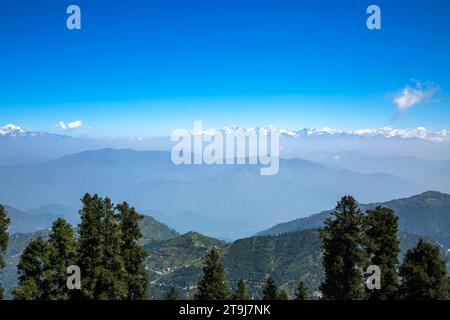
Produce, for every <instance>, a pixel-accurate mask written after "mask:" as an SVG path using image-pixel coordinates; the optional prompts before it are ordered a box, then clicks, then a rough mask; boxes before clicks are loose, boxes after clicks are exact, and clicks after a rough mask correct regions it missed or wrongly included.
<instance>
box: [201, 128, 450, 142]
mask: <svg viewBox="0 0 450 320" xmlns="http://www.w3.org/2000/svg"><path fill="white" fill-rule="evenodd" d="M217 131H219V132H221V133H223V134H239V133H241V134H242V133H248V134H252V133H257V132H262V133H263V134H269V133H270V132H272V133H274V134H278V135H280V136H288V137H294V138H301V137H314V136H361V137H385V138H403V139H408V138H417V139H423V140H428V141H433V142H447V141H450V131H449V130H448V129H443V130H440V131H430V130H428V129H427V128H425V127H417V128H405V129H397V128H392V127H389V126H388V127H382V128H370V129H358V130H351V131H344V130H338V129H332V128H328V127H325V128H322V129H314V128H304V129H301V130H290V129H280V128H276V127H273V126H267V127H252V128H244V127H225V128H223V129H220V130H217V129H208V130H205V131H202V134H204V135H214V134H216V133H217Z"/></svg>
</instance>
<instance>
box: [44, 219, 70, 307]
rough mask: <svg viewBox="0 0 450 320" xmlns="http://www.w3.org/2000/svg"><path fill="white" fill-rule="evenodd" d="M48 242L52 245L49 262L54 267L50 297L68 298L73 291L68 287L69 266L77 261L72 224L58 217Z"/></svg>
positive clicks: (53, 298) (57, 298) (55, 298)
mask: <svg viewBox="0 0 450 320" xmlns="http://www.w3.org/2000/svg"><path fill="white" fill-rule="evenodd" d="M48 243H49V244H50V246H51V250H50V256H49V263H50V269H52V273H53V274H52V279H51V287H50V292H49V299H52V300H68V299H70V298H71V297H72V292H71V291H69V290H68V288H67V267H69V266H70V265H73V264H74V263H75V257H76V252H77V243H76V239H75V236H74V234H73V230H72V226H71V225H70V224H68V223H67V222H66V221H65V220H64V219H61V218H59V219H57V220H56V221H55V222H54V223H53V226H52V230H51V233H50V235H49V240H48Z"/></svg>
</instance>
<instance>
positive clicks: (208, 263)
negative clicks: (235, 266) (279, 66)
mask: <svg viewBox="0 0 450 320" xmlns="http://www.w3.org/2000/svg"><path fill="white" fill-rule="evenodd" d="M228 297H229V291H228V285H227V282H226V279H225V272H224V268H223V264H222V262H221V261H220V258H219V253H218V251H217V249H215V248H212V249H211V251H210V252H209V253H208V255H207V256H206V259H205V266H204V268H203V278H202V279H201V280H200V282H199V283H198V291H197V293H196V295H195V299H196V300H226V299H228Z"/></svg>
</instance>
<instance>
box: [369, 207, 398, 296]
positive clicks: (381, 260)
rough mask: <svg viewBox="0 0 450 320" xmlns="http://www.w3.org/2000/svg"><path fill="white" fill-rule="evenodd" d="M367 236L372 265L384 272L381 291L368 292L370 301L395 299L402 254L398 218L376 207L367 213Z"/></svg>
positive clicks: (386, 210) (388, 211) (386, 209)
mask: <svg viewBox="0 0 450 320" xmlns="http://www.w3.org/2000/svg"><path fill="white" fill-rule="evenodd" d="M366 234H367V253H368V254H369V257H370V264H371V265H376V266H378V267H380V269H381V270H382V272H381V289H379V290H378V289H374V290H368V296H369V299H372V300H392V299H395V298H396V297H397V294H398V276H397V265H398V255H399V253H400V241H399V240H398V217H397V216H395V214H394V212H393V211H392V210H391V209H388V208H382V207H376V208H375V209H374V210H369V211H367V216H366Z"/></svg>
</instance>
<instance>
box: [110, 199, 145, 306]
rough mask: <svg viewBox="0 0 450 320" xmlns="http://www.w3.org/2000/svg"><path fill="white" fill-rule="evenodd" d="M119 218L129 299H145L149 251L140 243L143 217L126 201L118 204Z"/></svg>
mask: <svg viewBox="0 0 450 320" xmlns="http://www.w3.org/2000/svg"><path fill="white" fill-rule="evenodd" d="M117 210H118V219H119V221H120V225H121V233H122V240H123V241H122V247H121V256H122V258H123V260H124V263H125V272H126V277H127V278H126V279H127V280H126V281H127V286H128V294H127V299H128V300H136V299H145V298H146V297H147V289H148V274H147V271H146V270H145V267H144V265H143V262H144V259H145V257H146V256H147V253H146V252H145V250H144V249H143V248H142V246H141V245H139V244H138V241H139V240H140V239H141V238H142V233H141V229H140V227H139V220H141V219H143V216H142V215H139V214H138V213H137V212H136V210H135V209H134V208H133V207H131V208H130V206H129V205H128V204H127V203H126V202H124V203H122V204H120V205H117Z"/></svg>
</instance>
